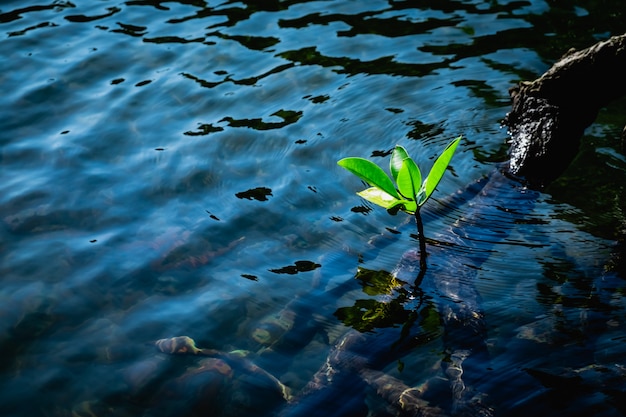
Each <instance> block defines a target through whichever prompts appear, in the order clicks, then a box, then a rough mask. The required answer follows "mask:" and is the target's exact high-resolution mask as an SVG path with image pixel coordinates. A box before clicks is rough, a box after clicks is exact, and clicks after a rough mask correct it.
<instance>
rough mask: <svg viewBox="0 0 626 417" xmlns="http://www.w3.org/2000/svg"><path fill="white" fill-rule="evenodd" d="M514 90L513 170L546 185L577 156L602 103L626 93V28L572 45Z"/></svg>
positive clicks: (510, 122) (511, 124)
mask: <svg viewBox="0 0 626 417" xmlns="http://www.w3.org/2000/svg"><path fill="white" fill-rule="evenodd" d="M509 93H510V95H511V98H512V99H513V105H512V109H511V111H510V112H509V113H508V114H507V116H506V118H505V119H504V121H503V124H504V125H505V126H507V127H508V130H509V134H510V136H511V159H510V171H511V173H513V174H514V175H517V176H520V177H524V178H525V179H526V180H527V181H528V182H529V183H530V184H531V185H534V186H539V187H541V186H543V185H546V184H547V183H549V182H550V181H551V180H553V179H555V178H556V177H557V176H559V175H560V174H561V172H562V171H563V170H564V169H565V168H566V167H567V166H568V165H569V163H570V162H571V161H572V159H573V158H574V157H575V156H576V153H577V152H578V147H579V142H580V137H581V136H582V134H583V132H584V130H585V128H587V127H588V126H589V125H590V124H591V123H593V121H594V120H595V118H596V116H597V114H598V111H599V110H600V108H602V107H603V106H605V105H606V104H607V103H609V102H610V101H612V100H614V99H616V98H618V97H621V96H623V95H626V34H624V35H620V36H613V37H611V38H610V39H608V40H606V41H602V42H598V43H596V44H595V45H593V46H591V47H589V48H587V49H584V50H582V51H573V50H570V51H569V52H568V53H567V54H566V55H565V56H563V57H562V58H561V59H560V60H559V61H558V62H556V63H555V64H554V65H553V66H552V68H550V69H549V70H548V71H547V72H546V73H545V74H543V75H542V76H541V77H539V78H537V79H536V80H534V81H531V82H521V83H520V84H518V85H517V86H515V87H513V88H511V89H510V91H509Z"/></svg>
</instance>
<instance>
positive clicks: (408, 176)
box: [337, 136, 462, 271]
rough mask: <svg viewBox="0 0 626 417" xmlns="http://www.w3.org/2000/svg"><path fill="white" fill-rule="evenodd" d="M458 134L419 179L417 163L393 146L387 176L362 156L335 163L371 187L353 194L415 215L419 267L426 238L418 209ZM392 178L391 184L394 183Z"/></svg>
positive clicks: (436, 180) (423, 259)
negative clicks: (423, 176) (426, 173)
mask: <svg viewBox="0 0 626 417" xmlns="http://www.w3.org/2000/svg"><path fill="white" fill-rule="evenodd" d="M461 139H462V137H461V136H459V137H458V138H456V139H454V140H453V141H452V142H450V144H448V146H447V147H446V148H445V149H444V151H443V152H442V153H441V155H439V157H437V159H436V160H435V163H434V164H433V166H432V168H431V169H430V172H429V173H428V175H427V176H426V177H425V178H424V180H423V181H422V174H421V172H420V169H419V168H418V166H417V164H416V163H415V161H413V159H412V158H411V157H410V156H409V154H408V153H407V151H406V149H404V148H403V147H402V146H400V145H396V147H395V148H394V149H393V152H392V153H391V160H390V162H389V171H390V172H391V176H392V178H393V180H392V178H390V177H389V176H388V175H387V174H386V173H385V171H383V170H382V168H380V167H379V166H378V165H376V164H375V163H373V162H372V161H369V160H367V159H364V158H358V157H350V158H344V159H341V160H340V161H338V162H337V164H339V166H341V167H343V168H345V169H347V170H348V171H350V172H352V173H353V174H354V175H356V176H357V177H359V178H361V179H362V180H363V181H365V182H366V183H368V184H369V185H370V186H371V187H370V188H367V189H365V190H363V191H360V192H358V193H357V194H358V195H359V196H361V197H363V198H364V199H366V200H368V201H370V202H372V203H374V204H376V205H379V206H381V207H383V208H385V209H387V211H388V212H390V213H392V214H395V213H397V212H398V211H399V210H401V211H404V212H405V213H407V214H410V215H413V216H414V217H415V223H416V225H417V235H418V238H419V242H420V268H421V269H422V270H423V271H424V270H425V269H426V238H425V237H424V225H423V223H422V217H421V215H420V208H421V207H422V206H423V205H424V203H426V201H428V199H429V198H430V196H431V195H432V194H433V192H434V191H435V188H436V187H437V184H439V181H441V178H442V177H443V174H444V173H445V171H446V168H447V167H448V164H449V163H450V160H451V159H452V155H454V151H456V148H457V146H458V144H459V142H460V141H461ZM394 181H395V185H394Z"/></svg>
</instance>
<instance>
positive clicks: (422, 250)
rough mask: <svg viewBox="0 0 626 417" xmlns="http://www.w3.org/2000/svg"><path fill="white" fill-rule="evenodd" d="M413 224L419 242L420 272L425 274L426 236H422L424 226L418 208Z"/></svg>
mask: <svg viewBox="0 0 626 417" xmlns="http://www.w3.org/2000/svg"><path fill="white" fill-rule="evenodd" d="M415 224H416V225H417V237H418V239H419V242H420V270H421V272H426V236H424V224H423V223H422V216H421V214H420V210H419V207H418V208H417V210H415Z"/></svg>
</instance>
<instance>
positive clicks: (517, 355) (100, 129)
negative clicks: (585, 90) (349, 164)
mask: <svg viewBox="0 0 626 417" xmlns="http://www.w3.org/2000/svg"><path fill="white" fill-rule="evenodd" d="M81 3H84V4H81ZM623 22H624V6H623V4H622V2H621V1H618V0H615V1H604V2H567V3H566V4H562V5H561V4H559V5H555V4H553V2H544V1H493V2H489V3H485V2H480V1H473V2H472V1H425V2H419V4H417V3H415V4H414V3H412V2H397V1H368V2H356V1H295V0H294V1H262V2H261V1H259V2H253V1H241V2H235V1H225V2H204V1H188V2H176V1H171V2H158V1H139V0H138V1H126V2H112V1H98V2H65V1H54V2H40V1H39V2H38V1H19V2H17V1H13V2H11V1H9V2H6V1H5V2H3V4H2V5H1V6H0V51H1V54H2V56H3V57H4V59H3V60H2V61H1V62H0V85H1V86H2V91H3V95H2V98H1V99H0V100H1V102H2V105H1V106H0V120H1V122H0V127H1V129H0V146H1V148H0V149H1V151H0V164H1V168H2V169H1V175H2V181H1V182H0V218H1V219H2V228H0V233H1V240H0V242H1V243H0V256H1V259H2V263H1V265H0V271H1V275H0V276H1V281H0V301H1V302H0V326H1V327H0V353H1V355H0V375H1V377H0V410H2V414H3V415H15V416H21V415H24V416H26V415H28V416H70V415H194V412H195V411H194V406H193V405H190V403H193V401H194V394H193V393H192V394H189V395H187V396H185V395H182V396H181V395H179V394H171V393H172V392H174V393H176V392H177V391H176V390H177V389H178V388H176V386H175V385H176V383H177V382H176V381H180V380H179V379H177V378H180V377H181V375H184V372H185V371H184V370H185V369H187V368H193V367H197V366H198V365H197V364H198V361H199V359H198V358H195V357H178V356H171V355H166V354H162V353H159V352H157V351H156V349H155V348H154V347H153V346H151V345H149V343H150V342H152V341H155V340H157V339H162V338H169V337H174V336H179V335H188V336H190V337H192V338H193V339H194V340H195V341H196V343H197V344H198V346H201V347H205V348H212V349H218V350H220V351H225V352H226V351H232V350H248V351H250V352H251V353H250V358H251V359H252V360H253V361H255V362H257V363H259V364H260V365H263V366H264V367H266V368H267V371H268V372H271V373H272V374H273V375H275V376H276V377H277V378H279V379H280V380H281V381H282V382H283V383H285V384H286V385H287V386H288V387H289V388H290V389H292V391H293V392H294V393H295V394H297V393H298V392H299V391H300V390H301V389H302V388H303V387H304V386H305V385H306V384H307V382H308V381H309V380H310V379H311V378H312V377H313V375H314V374H315V372H317V370H318V369H319V368H320V367H321V366H322V365H323V363H324V361H325V359H326V355H327V354H328V351H329V349H330V346H331V345H332V344H333V343H334V341H336V340H337V339H338V338H339V337H340V336H341V335H342V334H344V333H345V332H346V331H348V330H350V329H356V330H357V331H361V332H363V334H366V335H386V334H387V333H385V332H388V331H389V332H392V331H394V330H389V329H398V331H399V329H401V328H402V326H403V325H404V324H406V323H408V322H410V321H409V318H410V317H413V316H411V312H414V313H419V317H421V319H420V320H416V321H415V324H414V326H413V327H412V333H411V334H412V337H414V338H415V340H416V342H415V343H414V344H413V347H412V349H411V350H410V352H408V353H407V354H406V355H405V356H403V357H402V358H400V359H399V360H397V361H395V360H394V361H390V362H389V363H387V364H382V365H381V366H380V370H382V371H383V372H384V373H385V374H386V375H389V376H393V377H394V378H397V379H398V380H401V381H402V382H403V383H405V384H406V385H407V386H411V387H416V386H422V385H424V384H426V386H428V384H431V385H432V386H433V387H434V388H433V392H434V393H435V394H433V395H431V397H430V398H429V400H430V402H431V404H432V405H434V406H438V407H441V408H442V409H444V411H445V412H446V413H450V412H452V410H450V408H449V407H450V406H449V404H450V402H451V397H450V393H449V392H446V389H442V388H437V387H436V386H435V385H436V384H434V383H433V381H436V380H438V378H441V377H442V375H443V374H442V370H441V369H442V367H441V362H442V361H443V362H444V363H445V361H446V360H449V352H446V344H447V343H448V342H447V339H446V336H445V334H446V329H445V325H444V320H443V318H442V313H441V309H440V307H441V306H444V305H445V304H446V302H447V301H446V300H445V299H443V298H442V296H441V289H440V288H438V287H437V282H441V281H442V280H444V279H445V278H447V279H457V280H459V281H460V282H462V283H463V284H464V285H466V286H467V287H468V288H471V289H473V291H474V294H477V295H478V296H479V297H478V298H477V299H476V301H475V302H476V304H477V306H478V307H479V308H480V309H481V310H482V311H483V312H484V323H485V325H486V335H485V337H484V339H483V340H482V343H484V345H485V347H486V349H487V351H488V355H487V358H486V359H485V358H479V359H476V361H475V363H473V364H472V366H471V367H470V368H469V369H467V370H466V375H467V378H468V379H467V381H468V385H471V388H472V390H474V392H476V393H482V394H484V398H485V403H487V404H489V406H490V407H493V409H494V410H496V411H495V412H496V413H497V414H498V415H522V414H524V415H527V413H530V412H532V413H541V414H544V415H548V414H555V413H556V412H557V411H558V412H562V413H566V414H567V415H607V416H608V415H622V414H623V413H624V412H625V409H626V407H625V406H624V402H623V399H622V397H621V395H622V394H623V392H624V390H625V389H626V387H625V386H624V381H625V379H624V376H623V375H624V372H623V371H624V366H626V364H624V361H623V358H624V353H625V352H624V347H623V346H624V345H623V340H624V339H623V334H624V333H623V332H624V319H625V317H624V306H625V304H624V301H625V300H624V296H623V294H624V277H625V273H624V258H625V255H624V240H625V238H624V236H625V230H626V228H625V226H624V225H625V220H624V210H625V205H624V201H626V198H625V196H624V192H625V190H624V184H626V160H625V159H624V156H623V155H622V154H621V153H619V151H618V150H619V146H618V140H617V138H618V137H619V134H620V131H621V128H622V126H623V123H624V119H623V115H624V108H625V105H624V101H623V100H622V101H620V102H617V103H614V104H612V105H611V106H610V107H608V108H606V109H604V110H603V111H602V113H601V114H600V116H599V118H598V120H597V122H596V124H594V125H593V126H592V127H591V128H589V129H588V130H587V132H586V135H585V138H584V140H583V146H582V149H581V153H580V156H579V158H578V159H577V160H576V161H575V162H574V163H573V165H572V166H571V167H570V169H569V170H568V171H567V172H566V173H565V174H564V175H563V176H562V177H561V178H560V179H559V180H558V181H556V182H555V183H554V184H553V185H552V186H550V187H549V188H548V189H546V190H544V191H543V192H534V191H530V190H528V194H526V195H520V192H525V191H524V190H523V188H520V187H519V185H515V184H514V183H512V182H507V180H506V179H501V180H499V181H500V182H499V183H498V184H499V185H498V184H496V188H495V189H494V190H495V191H493V192H490V193H489V194H487V195H486V196H485V195H481V194H480V192H479V187H478V186H477V185H475V184H476V183H480V184H483V183H484V182H486V181H487V179H488V178H490V177H491V176H493V172H494V170H496V171H497V169H498V164H499V163H500V162H503V161H505V160H506V152H507V145H506V140H507V135H506V132H505V131H504V130H503V129H501V128H500V121H501V120H502V118H503V117H504V115H505V114H506V112H507V111H508V109H509V106H510V103H509V98H508V92H507V90H508V88H509V87H511V86H512V85H514V84H515V83H516V82H518V81H520V80H529V79H533V78H535V77H537V76H539V75H540V74H541V73H543V72H544V71H545V70H547V69H548V68H549V67H550V65H551V64H552V63H553V62H554V61H555V60H557V59H558V57H559V56H561V55H562V54H563V53H564V52H565V51H566V50H567V49H569V48H571V47H575V48H583V47H586V46H589V45H591V44H593V43H594V42H596V41H598V40H602V39H606V38H607V37H609V36H610V35H616V34H620V33H621V32H622V31H623ZM458 135H463V136H464V140H463V142H462V143H461V145H460V147H459V149H458V151H457V154H456V155H455V157H454V159H453V161H452V164H451V167H450V169H449V171H448V173H447V175H446V176H445V177H444V180H443V181H442V182H441V184H440V185H439V187H438V191H437V193H436V195H435V197H434V198H433V200H431V201H429V203H428V204H427V207H426V208H425V209H424V210H425V213H424V219H425V222H426V234H427V236H428V237H429V238H430V239H431V241H430V244H431V246H430V247H431V249H430V250H431V252H432V253H431V258H430V260H429V262H430V264H429V265H430V266H429V270H428V272H427V273H426V275H425V276H424V277H423V281H422V285H421V287H420V289H421V292H419V291H418V292H416V291H417V290H415V289H411V285H410V284H411V282H410V280H409V279H408V278H407V277H410V276H411V274H409V273H405V274H404V276H403V277H404V278H405V281H404V283H403V282H399V283H398V282H395V281H393V279H392V277H391V276H390V275H389V274H388V273H387V272H389V271H392V270H394V268H396V264H397V263H398V262H399V261H400V260H401V258H402V255H403V254H404V253H405V252H406V251H408V250H410V249H412V248H415V247H416V245H417V242H416V240H415V236H414V230H413V225H412V224H411V223H410V222H409V221H410V219H409V218H407V216H404V215H402V214H400V215H398V216H396V217H391V216H389V215H388V214H387V213H386V212H385V211H384V210H382V209H378V208H375V207H372V206H371V205H369V204H368V203H366V202H365V201H363V200H361V199H359V198H358V197H357V196H356V195H355V194H354V192H356V191H359V190H361V187H362V184H361V183H360V182H359V181H358V180H357V179H356V178H354V177H352V176H351V175H350V174H348V173H347V172H345V171H343V170H342V169H341V168H340V167H338V166H337V165H336V161H337V160H338V159H340V158H343V157H346V156H362V157H368V158H369V157H371V158H372V159H374V160H375V161H376V162H377V163H379V164H380V165H382V166H386V165H387V164H388V160H389V158H388V155H389V152H390V150H391V149H392V148H393V146H394V145H395V144H401V145H403V146H405V147H406V148H407V149H408V151H409V152H410V154H411V155H413V156H414V158H415V159H416V160H417V162H418V164H419V165H420V166H423V167H429V165H430V163H431V161H432V160H433V159H434V157H435V156H436V155H437V154H438V153H439V152H440V151H441V150H442V149H443V147H444V146H445V145H446V144H447V143H448V142H449V141H450V140H451V139H452V138H454V137H456V136H458ZM424 169H427V168H424ZM498 187H501V188H498ZM455 236H460V238H461V241H460V243H459V242H457V241H455V240H454V237H455ZM372 239H374V241H375V242H383V243H380V244H376V245H372V244H371V243H370V242H371V241H372ZM478 260H479V261H480V262H479V261H478ZM468 265H470V266H473V269H472V271H473V272H472V274H470V275H468V278H467V280H468V281H467V282H464V281H462V280H460V279H459V278H458V277H459V276H460V275H459V274H460V271H465V270H467V266H468ZM370 271H371V272H370ZM405 272H406V271H405ZM355 278H357V279H355ZM398 284H399V286H398ZM418 295H419V297H418ZM294 306H295V308H293V309H294V310H295V312H296V315H297V316H298V317H297V318H298V320H296V321H295V323H297V324H298V325H297V326H296V327H295V328H294V329H292V330H291V332H290V333H289V332H288V333H289V334H290V336H289V337H288V338H287V339H286V341H285V340H284V339H283V340H282V341H280V340H279V341H278V344H277V345H275V346H272V347H271V349H269V350H268V349H267V346H265V348H264V347H263V346H261V345H259V341H258V340H256V339H255V338H254V337H253V336H254V335H255V331H258V329H259V328H261V327H262V326H263V321H264V320H265V319H266V318H267V317H270V318H271V317H273V316H276V315H277V314H278V316H279V317H283V318H284V317H287V318H286V319H285V320H286V321H287V322H290V320H292V319H293V317H291V318H289V317H290V316H289V314H287V313H284V312H289V311H290V309H291V308H292V307H294ZM385 306H390V307H385ZM381 308H382V310H381ZM376 312H378V313H376ZM281 314H282V316H281ZM377 314H378V315H377ZM372 317H374V318H378V319H377V320H373V319H372ZM303 323H304V324H303ZM256 334H257V335H258V334H259V333H256ZM422 336H424V337H422ZM420 337H421V338H420ZM273 341H274V340H273V339H271V340H270V342H268V343H272V342H273ZM163 364H165V365H163ZM599 367H603V368H602V369H608V370H609V371H610V372H605V373H601V372H595V373H593V371H594V370H596V369H599ZM581 369H583V371H581ZM584 369H587V370H589V371H587V372H586V373H585V372H584ZM542 372H543V373H542ZM572 373H574V374H575V375H576V376H578V377H580V380H579V379H576V378H574V381H575V382H571V381H572V379H571V378H570V376H571V375H574V374H572ZM241 374H245V372H243V371H239V373H236V374H235V375H234V376H233V377H232V379H227V378H225V380H224V381H221V382H220V383H222V382H223V386H220V387H221V388H219V390H221V391H219V392H220V393H221V394H220V395H219V396H217V397H216V399H215V403H212V404H211V405H210V407H214V408H213V409H212V410H213V411H212V413H213V414H214V415H248V413H250V412H251V410H254V411H255V413H260V414H263V413H265V412H267V414H271V413H273V412H274V411H275V409H274V408H273V407H274V404H269V403H268V404H266V403H264V402H263V401H262V399H259V397H260V395H258V391H255V390H257V389H258V387H255V386H254V384H252V387H251V386H250V384H248V385H246V383H244V382H241V381H242V380H243V378H242V377H241ZM545 375H549V376H553V377H554V378H553V379H550V378H549V377H545ZM244 376H245V375H244ZM238 378H239V379H238ZM354 378H355V379H356V378H357V377H356V376H354ZM572 378H573V377H572ZM546 379H547V380H549V381H546ZM553 380H556V383H554V384H552V385H550V381H553ZM568 381H569V382H571V383H572V384H574V388H571V387H572V386H571V385H567V384H565V385H564V382H568ZM350 383H352V382H351V381H348V384H350ZM207 384H208V383H207ZM200 385H202V384H200ZM209 385H210V384H209ZM172 386H173V387H172ZM563 387H565V388H563ZM196 388H197V387H196ZM266 388H267V387H266ZM194 389H195V388H194ZM568 389H569V390H570V391H571V389H575V390H576V392H579V393H580V395H577V396H576V399H574V400H571V396H570V395H569V394H567V393H568V392H569V391H568ZM151 391H154V392H164V393H166V394H164V395H163V398H165V399H163V398H159V397H158V396H157V398H155V396H154V395H152V394H149V392H151ZM192 391H193V390H192ZM361 393H362V395H363V399H361V398H360V397H358V395H357V397H358V401H356V403H355V404H354V405H353V408H352V410H348V411H347V412H346V413H348V412H352V413H353V414H357V415H358V414H359V413H360V414H361V415H366V414H367V412H369V413H370V415H393V414H394V411H391V409H389V408H387V406H386V405H385V404H384V401H383V400H381V399H380V398H379V397H378V396H377V395H376V393H375V390H374V389H373V388H372V387H367V386H366V387H364V388H363V389H362V390H361V391H359V393H358V394H359V395H360V394H361ZM170 394H171V398H170V397H168V395H170ZM565 394H567V395H565ZM346 398H347V397H346ZM565 398H568V400H564V399H565ZM160 401H162V402H160ZM226 403H228V404H230V407H229V406H228V404H226ZM233 404H235V405H233ZM278 408H280V406H279V407H278ZM564 409H565V411H562V410H564ZM89 413H92V414H89Z"/></svg>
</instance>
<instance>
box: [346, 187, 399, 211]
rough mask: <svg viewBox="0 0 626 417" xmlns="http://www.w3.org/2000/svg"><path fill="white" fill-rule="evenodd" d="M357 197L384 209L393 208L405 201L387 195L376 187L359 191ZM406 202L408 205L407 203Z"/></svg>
mask: <svg viewBox="0 0 626 417" xmlns="http://www.w3.org/2000/svg"><path fill="white" fill-rule="evenodd" d="M357 195H359V196H361V197H363V198H364V199H366V200H367V201H369V202H372V203H374V204H377V205H379V206H381V207H383V208H386V209H390V208H393V207H395V206H397V205H398V204H403V202H405V201H406V200H402V199H398V198H396V197H394V196H392V195H389V194H388V193H386V192H384V191H383V190H381V189H380V188H378V187H371V188H368V189H365V190H363V191H359V192H358V193H357ZM406 202H407V203H408V201H406Z"/></svg>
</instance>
